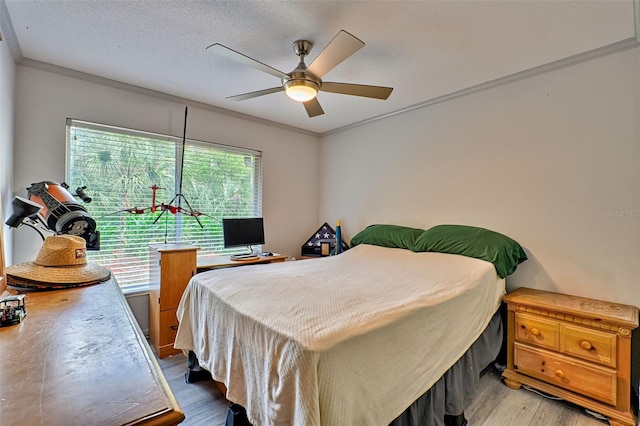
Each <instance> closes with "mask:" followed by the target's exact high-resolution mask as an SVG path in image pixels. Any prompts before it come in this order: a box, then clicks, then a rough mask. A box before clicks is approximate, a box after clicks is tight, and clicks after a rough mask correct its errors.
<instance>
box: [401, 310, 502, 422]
mask: <svg viewBox="0 0 640 426" xmlns="http://www.w3.org/2000/svg"><path fill="white" fill-rule="evenodd" d="M502 312H503V310H502V309H498V312H496V313H495V315H494V316H493V318H491V321H490V322H489V325H488V326H487V328H485V330H484V331H483V332H482V334H481V335H480V337H478V339H477V340H476V341H475V342H474V343H473V345H471V347H470V348H469V350H467V352H465V354H464V355H462V358H460V359H459V360H458V361H457V362H456V363H455V364H453V366H452V367H451V368H450V369H449V370H447V372H446V373H444V375H443V376H442V377H441V378H440V380H438V381H437V382H436V383H435V384H434V385H433V386H432V387H431V389H429V390H428V391H427V392H425V393H424V394H423V395H422V396H421V397H420V398H418V399H417V400H416V401H415V402H414V403H413V404H411V405H410V406H409V408H407V409H406V410H405V411H404V412H403V413H402V414H401V415H400V416H399V417H397V418H396V419H395V420H394V421H392V422H391V423H390V426H418V425H419V426H463V425H466V424H467V421H466V419H465V417H464V408H465V407H467V406H468V405H469V403H470V402H471V399H472V398H473V395H474V394H475V392H476V390H477V388H478V383H479V381H480V375H481V373H482V371H483V370H484V369H486V368H487V367H488V366H490V365H491V364H492V363H493V362H494V361H495V360H496V359H497V358H498V356H499V355H500V352H501V350H502V348H503V338H504V324H503V315H502ZM498 362H500V363H503V362H502V361H501V360H499V361H498Z"/></svg>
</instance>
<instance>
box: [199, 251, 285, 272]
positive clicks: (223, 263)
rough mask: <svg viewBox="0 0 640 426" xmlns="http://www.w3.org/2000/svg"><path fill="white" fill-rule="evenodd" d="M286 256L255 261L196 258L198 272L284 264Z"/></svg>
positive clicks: (219, 256) (274, 255)
mask: <svg viewBox="0 0 640 426" xmlns="http://www.w3.org/2000/svg"><path fill="white" fill-rule="evenodd" d="M286 259H287V256H285V255H282V254H277V253H274V254H273V256H258V258H257V259H248V260H231V256H225V255H217V256H198V272H203V271H208V270H209V269H218V268H230V267H234V266H245V265H255V264H256V263H271V262H284V261H285V260H286Z"/></svg>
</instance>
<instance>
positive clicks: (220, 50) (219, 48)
mask: <svg viewBox="0 0 640 426" xmlns="http://www.w3.org/2000/svg"><path fill="white" fill-rule="evenodd" d="M207 50H211V51H212V52H214V53H217V54H218V55H222V56H224V57H226V58H228V59H231V60H234V61H236V62H240V63H241V64H245V65H249V66H250V67H253V68H255V69H257V70H259V71H262V72H266V73H267V74H271V75H273V76H275V77H278V78H284V79H288V78H289V76H288V75H287V74H285V73H283V72H282V71H280V70H277V69H275V68H272V67H270V66H269V65H266V64H263V63H262V62H260V61H256V60H255V59H253V58H250V57H248V56H246V55H243V54H242V53H240V52H236V51H235V50H233V49H230V48H228V47H226V46H223V45H221V44H220V43H214V44H212V45H211V46H208V47H207Z"/></svg>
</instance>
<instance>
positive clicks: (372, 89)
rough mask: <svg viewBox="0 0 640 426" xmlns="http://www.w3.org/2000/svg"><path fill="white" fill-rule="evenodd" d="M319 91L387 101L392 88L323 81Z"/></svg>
mask: <svg viewBox="0 0 640 426" xmlns="http://www.w3.org/2000/svg"><path fill="white" fill-rule="evenodd" d="M320 90H322V91H323V92H330V93H340V94H342V95H352V96H363V97H365V98H375V99H383V100H384V99H387V98H388V97H389V95H390V94H391V92H392V91H393V87H383V86H367V85H366V84H351V83H333V82H330V81H323V82H322V86H320Z"/></svg>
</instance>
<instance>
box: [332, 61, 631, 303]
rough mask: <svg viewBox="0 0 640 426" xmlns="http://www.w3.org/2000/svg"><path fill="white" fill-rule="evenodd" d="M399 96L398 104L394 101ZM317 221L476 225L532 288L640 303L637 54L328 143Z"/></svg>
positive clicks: (518, 279) (515, 279) (347, 225)
mask: <svg viewBox="0 0 640 426" xmlns="http://www.w3.org/2000/svg"><path fill="white" fill-rule="evenodd" d="M392 96H393V95H392ZM320 169H321V170H322V171H323V175H322V182H321V187H320V218H322V219H323V220H329V221H333V222H335V220H337V219H341V220H342V231H343V233H344V234H345V235H346V238H351V237H352V236H353V235H354V234H355V233H357V232H358V231H359V230H361V229H362V228H364V227H365V226H367V225H370V224H373V223H395V224H402V225H409V226H416V227H422V228H428V227H430V226H433V225H437V224H443V223H457V224H468V225H475V226H481V227H486V228H490V229H494V230H496V231H499V232H502V233H504V234H506V235H508V236H511V237H512V238H514V239H516V240H517V241H519V242H520V243H521V244H522V245H523V246H524V248H525V250H526V252H527V254H528V256H529V260H528V261H526V262H525V263H523V264H522V265H521V266H520V268H519V269H518V270H517V271H516V272H515V274H513V275H512V276H511V277H509V279H508V280H507V282H508V287H509V289H513V288H516V287H521V286H526V287H534V288H540V289H546V290H552V291H559V292H565V293H571V294H577V295H583V296H586V297H594V298H599V299H605V300H611V301H616V302H622V303H629V304H633V305H635V306H640V292H639V291H638V283H640V49H638V48H635V49H633V50H628V51H625V52H622V53H617V54H614V55H610V56H607V57H603V58H599V59H596V60H592V61H590V62H586V63H582V64H578V65H574V66H571V67H568V68H564V69H561V70H557V71H554V72H550V73H546V74H543V75H538V76H534V77H530V78H527V79H524V80H520V81H517V82H513V83H509V84H506V85H502V86H499V87H496V88H492V89H488V90H485V91H482V92H477V93H475V94H472V95H468V96H464V97H461V98H458V99H454V100H450V101H447V102H443V103H439V104H436V105H432V106H429V107H425V108H421V109H419V110H414V111H412V112H408V113H405V114H402V115H397V116H394V117H389V118H387V119H385V120H381V121H377V122H374V123H372V124H368V125H365V126H361V127H357V128H354V129H351V130H348V131H345V132H341V133H337V134H334V135H328V136H325V137H324V138H323V140H322V146H321V163H320Z"/></svg>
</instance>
